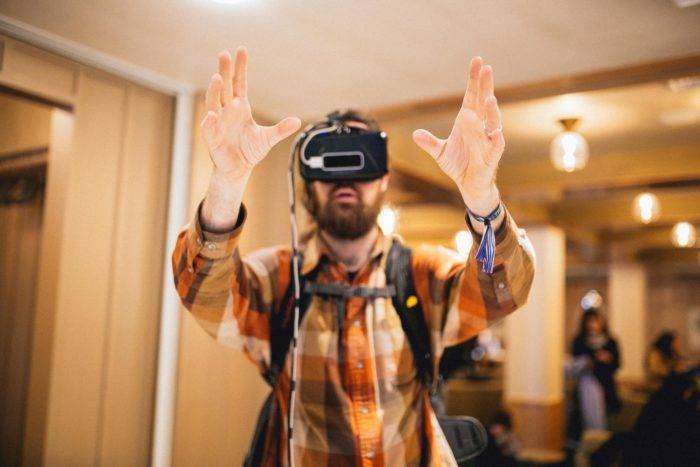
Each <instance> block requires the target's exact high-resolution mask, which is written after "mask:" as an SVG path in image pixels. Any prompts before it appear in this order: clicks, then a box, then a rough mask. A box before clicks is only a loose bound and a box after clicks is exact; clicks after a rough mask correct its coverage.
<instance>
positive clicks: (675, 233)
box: [671, 222, 695, 248]
mask: <svg viewBox="0 0 700 467" xmlns="http://www.w3.org/2000/svg"><path fill="white" fill-rule="evenodd" d="M671 240H672V241H673V244H674V245H676V246H677V247H679V248H691V247H693V246H694V245H695V227H694V226H693V224H691V223H690V222H679V223H678V224H676V225H674V226H673V230H671Z"/></svg>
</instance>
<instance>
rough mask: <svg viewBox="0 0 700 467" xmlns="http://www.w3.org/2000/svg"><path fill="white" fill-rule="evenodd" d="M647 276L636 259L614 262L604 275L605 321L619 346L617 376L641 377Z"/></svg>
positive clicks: (644, 341) (645, 344)
mask: <svg viewBox="0 0 700 467" xmlns="http://www.w3.org/2000/svg"><path fill="white" fill-rule="evenodd" d="M646 293H647V278H646V271H645V269H644V266H643V265H641V264H639V263H632V262H617V263H613V264H612V265H611V266H610V274H609V275H608V325H609V327H610V332H611V333H612V335H613V336H614V337H615V338H616V339H617V343H618V346H619V348H620V359H621V363H622V365H621V367H620V370H619V372H618V373H617V379H618V380H626V381H641V380H643V379H644V357H645V355H646V348H647V341H646Z"/></svg>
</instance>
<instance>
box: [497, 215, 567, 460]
mask: <svg viewBox="0 0 700 467" xmlns="http://www.w3.org/2000/svg"><path fill="white" fill-rule="evenodd" d="M527 233H528V236H529V238H530V240H531V242H532V245H533V247H534V249H535V255H536V265H535V279H534V283H533V285H532V290H531V292H530V298H529V301H528V303H527V305H525V306H524V307H523V308H522V309H520V310H518V311H516V312H515V314H513V315H512V316H510V317H509V318H507V320H506V333H505V338H506V342H505V345H506V351H507V353H506V361H505V382H504V400H505V404H506V406H507V407H508V408H509V409H510V411H511V415H512V416H513V422H514V426H515V430H516V433H517V435H518V437H519V438H520V440H521V441H522V443H523V450H524V455H525V457H526V458H530V459H531V460H533V461H547V460H549V459H550V458H551V457H552V456H554V457H557V456H558V452H559V451H560V450H561V447H562V443H563V431H564V377H563V360H564V296H565V295H564V287H565V259H566V243H565V238H564V232H563V231H562V230H561V229H559V228H556V227H552V226H537V227H530V228H528V229H527ZM552 460H554V459H552Z"/></svg>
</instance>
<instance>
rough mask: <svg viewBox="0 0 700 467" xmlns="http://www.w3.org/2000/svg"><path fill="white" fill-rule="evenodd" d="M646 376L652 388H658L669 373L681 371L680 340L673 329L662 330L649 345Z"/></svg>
mask: <svg viewBox="0 0 700 467" xmlns="http://www.w3.org/2000/svg"><path fill="white" fill-rule="evenodd" d="M646 363H647V377H648V381H649V384H650V385H651V387H652V388H659V387H660V386H661V383H662V382H663V380H664V378H666V377H667V376H668V375H670V374H671V373H678V372H680V371H683V369H684V367H683V362H682V357H681V351H680V340H679V338H678V335H677V334H676V333H675V332H674V331H664V332H662V333H661V334H659V336H658V337H657V338H656V340H655V341H654V343H653V344H652V345H651V348H650V350H649V354H648V356H647V362H646Z"/></svg>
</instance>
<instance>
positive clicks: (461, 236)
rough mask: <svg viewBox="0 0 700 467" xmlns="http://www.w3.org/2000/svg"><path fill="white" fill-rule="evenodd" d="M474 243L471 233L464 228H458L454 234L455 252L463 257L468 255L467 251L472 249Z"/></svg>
mask: <svg viewBox="0 0 700 467" xmlns="http://www.w3.org/2000/svg"><path fill="white" fill-rule="evenodd" d="M473 244H474V239H473V238H472V236H471V234H470V233H469V232H467V231H466V230H460V231H459V232H457V235H455V245H456V246H457V252H458V253H459V254H460V255H462V256H464V257H465V258H466V257H468V256H469V252H470V251H471V250H472V245H473Z"/></svg>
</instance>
